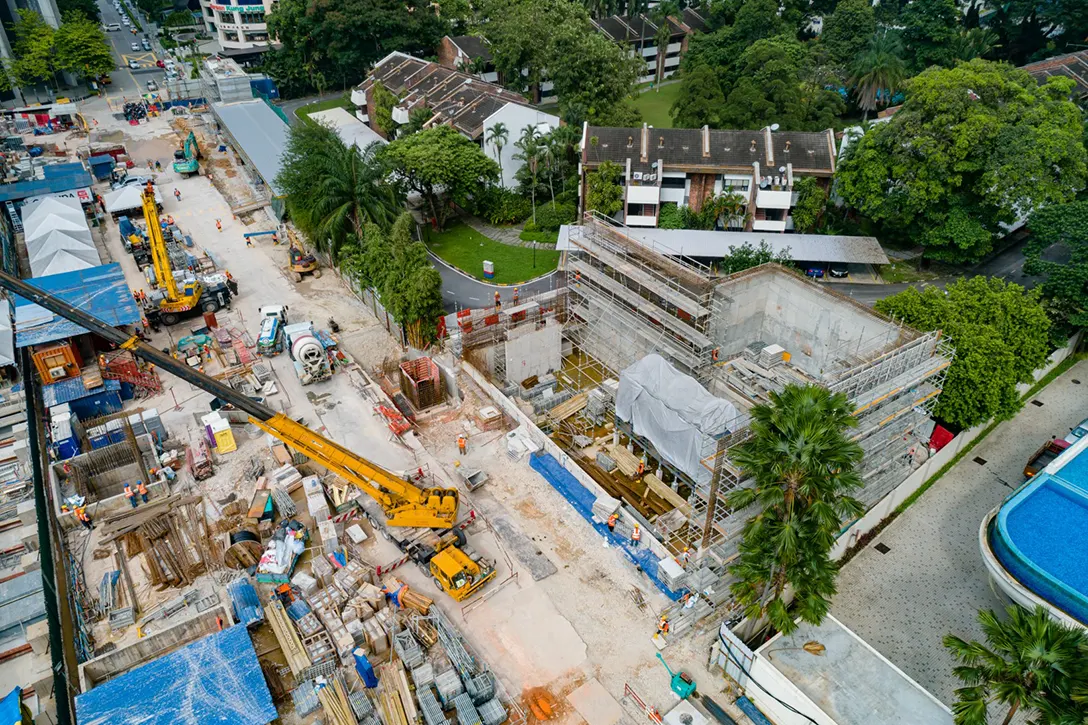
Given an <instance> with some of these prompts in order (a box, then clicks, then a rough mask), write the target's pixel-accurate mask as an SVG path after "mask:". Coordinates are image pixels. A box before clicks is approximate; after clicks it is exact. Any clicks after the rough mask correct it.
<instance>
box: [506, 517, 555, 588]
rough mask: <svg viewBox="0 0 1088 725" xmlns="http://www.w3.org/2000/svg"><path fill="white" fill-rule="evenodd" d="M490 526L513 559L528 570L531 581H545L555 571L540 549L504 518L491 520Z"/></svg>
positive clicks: (553, 565)
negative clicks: (511, 553) (512, 554)
mask: <svg viewBox="0 0 1088 725" xmlns="http://www.w3.org/2000/svg"><path fill="white" fill-rule="evenodd" d="M491 525H492V526H494V527H495V532H496V533H497V534H498V535H499V538H500V539H502V540H503V543H505V544H506V545H507V546H509V547H510V549H511V550H512V551H513V552H514V557H515V558H516V559H517V560H518V561H519V562H521V563H522V565H523V566H525V567H526V568H528V569H529V573H530V574H531V575H532V577H533V581H540V580H541V579H546V578H548V577H550V576H551V575H552V574H554V573H555V572H556V571H557V569H556V568H555V564H553V563H552V562H551V560H550V559H549V558H548V557H546V556H544V552H542V551H541V550H540V547H538V546H537V545H536V544H535V543H533V542H532V541H530V540H529V537H527V536H526V535H525V534H523V533H521V530H520V529H518V528H517V527H516V526H514V525H513V524H512V523H510V521H509V519H507V518H506V517H505V516H496V517H494V518H492V519H491Z"/></svg>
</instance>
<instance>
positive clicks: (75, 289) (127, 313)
mask: <svg viewBox="0 0 1088 725" xmlns="http://www.w3.org/2000/svg"><path fill="white" fill-rule="evenodd" d="M24 281H25V282H26V283H27V284H29V285H32V286H34V287H37V288H38V289H40V290H42V291H44V292H50V293H52V294H54V295H56V296H57V297H60V298H61V299H62V300H64V301H65V302H67V303H68V304H71V305H75V306H76V307H78V308H80V309H81V310H83V311H84V312H86V313H88V314H90V315H93V316H95V317H97V318H98V319H99V320H102V321H103V322H105V323H106V324H107V325H111V326H113V327H121V326H123V325H139V324H140V317H141V314H140V308H139V307H137V306H136V301H135V300H133V299H132V290H130V289H129V287H128V283H127V282H125V273H124V272H122V271H121V265H119V264H104V265H102V266H100V267H91V268H89V269H80V270H76V271H74V272H65V273H64V274H51V275H49V276H47V277H35V278H33V279H28V280H24ZM31 304H32V303H31V302H30V301H29V300H25V299H23V298H22V297H19V296H18V295H15V328H16V331H15V347H28V346H30V345H41V344H42V343H46V342H53V341H54V340H63V339H65V338H67V337H74V336H76V335H82V334H84V333H85V332H87V331H86V330H84V329H83V328H82V327H80V326H79V325H77V324H76V323H74V322H69V321H68V320H65V319H64V318H62V317H60V316H59V315H53V321H52V322H49V323H46V324H44V325H36V326H34V327H27V328H23V326H22V325H20V324H19V319H20V316H19V308H20V307H26V306H28V305H31ZM47 314H51V313H47Z"/></svg>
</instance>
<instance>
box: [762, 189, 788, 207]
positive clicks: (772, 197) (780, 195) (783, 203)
mask: <svg viewBox="0 0 1088 725" xmlns="http://www.w3.org/2000/svg"><path fill="white" fill-rule="evenodd" d="M792 201H793V192H790V191H771V190H769V189H760V190H759V191H758V192H756V206H757V207H759V208H760V209H789V208H790V206H791V202H792Z"/></svg>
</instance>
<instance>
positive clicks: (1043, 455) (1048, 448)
mask: <svg viewBox="0 0 1088 725" xmlns="http://www.w3.org/2000/svg"><path fill="white" fill-rule="evenodd" d="M1068 447H1069V441H1063V440H1052V441H1047V442H1046V443H1044V444H1043V446H1042V448H1040V449H1039V450H1037V451H1035V455H1033V456H1032V457H1031V458H1029V459H1028V465H1026V466H1024V475H1025V476H1027V477H1028V478H1031V477H1032V476H1034V475H1035V474H1036V473H1038V472H1039V471H1041V470H1043V469H1044V468H1046V467H1047V466H1049V465H1050V464H1051V462H1052V461H1053V460H1054V459H1055V458H1057V457H1058V456H1060V455H1061V454H1062V453H1064V452H1065V449H1066V448H1068Z"/></svg>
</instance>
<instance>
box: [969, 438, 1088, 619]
mask: <svg viewBox="0 0 1088 725" xmlns="http://www.w3.org/2000/svg"><path fill="white" fill-rule="evenodd" d="M1086 448H1088V438H1084V439H1081V440H1079V441H1077V442H1076V443H1075V444H1074V445H1072V446H1070V447H1069V448H1068V449H1066V450H1065V451H1064V452H1063V453H1062V454H1061V455H1060V456H1059V457H1058V458H1057V459H1056V460H1054V461H1053V462H1052V463H1050V465H1048V466H1047V467H1046V468H1045V469H1044V470H1043V471H1041V472H1040V473H1039V474H1038V475H1036V476H1035V477H1034V478H1032V479H1031V480H1030V481H1028V482H1027V483H1025V484H1024V485H1023V486H1021V487H1020V488H1019V489H1017V490H1016V491H1015V492H1014V493H1013V494H1011V495H1010V496H1009V497H1008V498H1006V499H1005V501H1004V502H1003V503H1002V504H1001V506H999V507H998V508H997V509H995V511H993V512H992V513H991V514H990V516H988V517H987V519H986V521H984V522H983V526H982V529H981V530H980V536H979V539H980V542H979V543H980V546H981V548H982V556H983V560H984V562H985V564H986V567H987V569H988V570H989V573H990V578H991V580H992V581H993V583H994V584H995V585H997V587H999V588H1000V589H1001V590H1002V591H1003V592H1004V593H1005V594H1006V595H1008V596H1009V597H1010V598H1011V599H1012V600H1013V601H1014V602H1017V603H1018V604H1021V605H1023V606H1033V605H1034V604H1038V603H1042V604H1043V605H1044V606H1047V607H1048V608H1049V609H1050V610H1051V614H1052V615H1053V616H1054V617H1055V618H1056V619H1060V620H1062V621H1066V622H1067V623H1073V624H1078V625H1079V626H1082V627H1088V453H1084V451H1085V450H1086Z"/></svg>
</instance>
